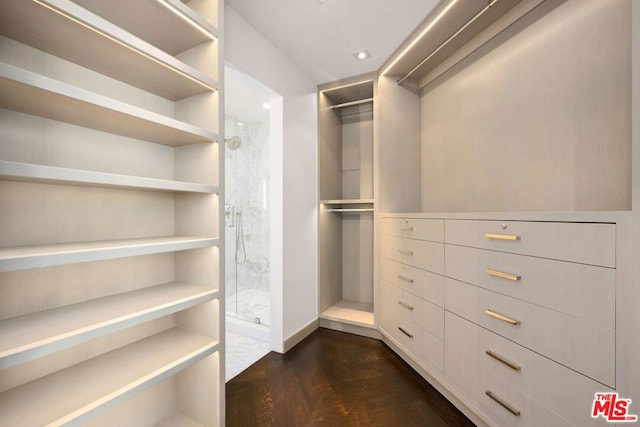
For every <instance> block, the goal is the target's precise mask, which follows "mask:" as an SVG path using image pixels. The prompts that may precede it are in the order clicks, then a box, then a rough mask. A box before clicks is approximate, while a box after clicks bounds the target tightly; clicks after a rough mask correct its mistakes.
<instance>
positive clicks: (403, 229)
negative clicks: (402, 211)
mask: <svg viewBox="0 0 640 427" xmlns="http://www.w3.org/2000/svg"><path fill="white" fill-rule="evenodd" d="M400 231H413V227H400Z"/></svg>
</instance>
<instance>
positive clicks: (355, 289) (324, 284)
mask: <svg viewBox="0 0 640 427" xmlns="http://www.w3.org/2000/svg"><path fill="white" fill-rule="evenodd" d="M373 103H374V82H373V80H372V79H371V78H369V77H365V78H356V79H353V80H350V81H349V82H339V83H335V84H327V85H323V86H321V87H319V106H318V109H319V123H318V127H319V174H320V175H319V195H320V212H319V234H320V235H319V242H320V251H319V267H320V274H319V288H320V289H319V312H320V323H321V325H323V326H326V327H330V328H336V329H344V328H350V329H349V330H351V331H354V332H358V331H359V332H361V333H362V331H364V334H367V333H368V332H370V331H373V328H374V326H375V317H374V280H373V275H374V269H373V247H374V227H373V223H374V222H373V221H374V206H375V203H374V183H373V152H374V150H373Z"/></svg>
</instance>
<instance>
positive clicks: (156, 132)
mask: <svg viewBox="0 0 640 427" xmlns="http://www.w3.org/2000/svg"><path fill="white" fill-rule="evenodd" d="M15 85H18V86H22V87H21V88H19V89H17V90H16V88H15V87H13V86H15ZM25 86H26V87H25ZM0 89H1V90H2V92H4V93H2V92H0V93H1V94H2V95H1V96H0V106H3V108H8V109H12V110H13V109H15V110H16V111H21V112H24V113H27V114H33V115H36V116H40V117H44V118H48V119H53V120H58V121H63V122H67V123H72V124H75V125H78V126H84V127H89V128H92V129H96V130H101V131H105V132H111V133H115V134H118V135H123V136H128V137H133V138H138V139H143V140H147V141H150V142H156V143H159V144H163V145H171V146H177V145H183V144H189V143H203V142H211V141H217V140H218V135H217V134H216V133H214V132H211V131H208V130H206V129H203V128H199V127H197V126H193V125H191V124H188V123H185V122H181V121H178V120H176V119H173V118H170V117H166V116H163V115H161V114H158V113H154V112H152V111H148V110H145V109H142V108H139V107H136V106H134V105H130V104H126V103H124V102H121V101H118V100H115V99H112V98H109V97H106V96H103V95H100V94H97V93H93V92H90V91H88V90H85V89H81V88H78V87H75V86H72V85H69V84H66V83H63V82H60V81H57V80H54V79H51V78H49V77H46V76H42V75H39V74H36V73H33V72H31V71H27V70H23V69H21V68H18V67H14V66H13V65H9V64H6V63H0ZM26 90H30V91H32V92H34V93H26V92H25V91H26ZM49 97H53V98H54V99H48V98H49ZM47 102H50V103H51V105H47V104H46V103H47ZM94 109H95V110H96V111H92V110H94ZM69 110H71V112H72V113H75V115H74V116H72V115H71V114H69V113H68V112H69ZM136 128H145V130H143V131H142V132H136V131H135V130H134V129H136ZM176 138H178V139H177V140H176Z"/></svg>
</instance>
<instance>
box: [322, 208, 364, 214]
mask: <svg viewBox="0 0 640 427" xmlns="http://www.w3.org/2000/svg"><path fill="white" fill-rule="evenodd" d="M327 211H329V212H341V213H361V212H373V209H372V208H363V209H342V208H338V209H327Z"/></svg>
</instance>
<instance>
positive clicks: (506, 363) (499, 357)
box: [485, 350, 521, 371]
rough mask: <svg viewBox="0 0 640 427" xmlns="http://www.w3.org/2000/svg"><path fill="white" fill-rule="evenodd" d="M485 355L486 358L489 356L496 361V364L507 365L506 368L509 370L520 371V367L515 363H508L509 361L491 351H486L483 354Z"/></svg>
mask: <svg viewBox="0 0 640 427" xmlns="http://www.w3.org/2000/svg"><path fill="white" fill-rule="evenodd" d="M485 353H486V354H487V356H491V357H493V358H494V359H496V360H497V361H498V362H500V363H503V364H505V365H507V366H508V367H510V368H511V369H513V370H514V371H520V369H521V368H520V366H519V365H516V364H515V363H513V362H512V361H510V360H509V359H507V358H505V357H503V356H501V355H499V354H498V353H496V352H494V351H491V350H487V351H486V352H485Z"/></svg>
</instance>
